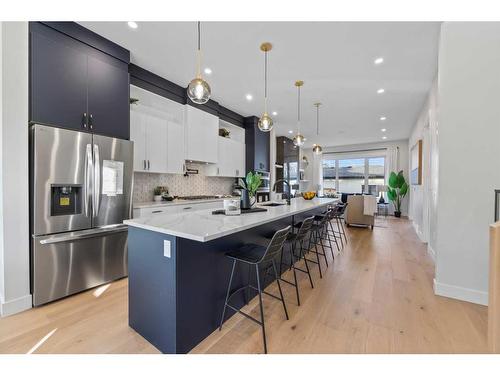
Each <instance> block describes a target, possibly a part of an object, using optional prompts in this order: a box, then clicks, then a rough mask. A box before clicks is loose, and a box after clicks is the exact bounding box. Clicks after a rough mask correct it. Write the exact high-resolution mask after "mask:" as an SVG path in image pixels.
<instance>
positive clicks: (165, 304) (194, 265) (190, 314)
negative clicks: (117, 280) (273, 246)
mask: <svg viewBox="0 0 500 375" xmlns="http://www.w3.org/2000/svg"><path fill="white" fill-rule="evenodd" d="M324 209H325V207H322V206H319V207H315V208H314V209H311V210H309V211H305V212H301V213H298V214H295V215H293V216H288V217H285V218H280V219H277V220H275V221H272V222H269V223H266V224H263V225H259V226H256V227H253V228H250V229H246V230H242V231H240V232H236V233H233V234H230V235H227V236H224V237H220V238H216V239H214V240H211V241H207V242H199V241H194V240H190V239H186V238H181V237H176V236H172V235H168V234H164V233H160V232H155V231H150V230H147V229H142V228H137V227H133V226H129V229H128V231H129V232H128V269H129V280H128V284H129V296H128V297H129V325H130V327H132V328H133V329H134V330H135V331H137V332H138V333H139V334H140V335H141V336H143V337H144V338H145V339H146V340H148V341H149V342H150V343H151V344H153V345H154V346H155V347H156V348H158V349H159V350H160V351H161V352H162V353H188V352H189V351H190V350H191V349H192V348H194V347H195V346H196V345H197V344H198V343H200V342H201V341H202V340H203V339H204V338H206V337H207V336H208V335H210V334H211V333H212V332H213V331H215V330H216V329H218V326H219V320H220V317H221V313H222V309H223V307H224V299H225V293H226V288H227V283H228V281H229V275H230V272H231V262H230V261H229V260H228V259H227V258H226V257H225V256H224V254H225V253H226V252H228V251H230V250H233V249H236V248H238V247H240V246H242V245H243V244H245V243H250V242H251V243H256V244H260V245H264V246H265V245H267V243H268V242H269V235H271V236H272V234H273V233H274V232H275V231H276V230H279V229H282V228H284V227H286V226H287V225H290V224H293V222H294V221H295V222H297V221H299V220H302V219H303V218H305V217H307V216H311V215H313V214H317V213H320V212H321V211H324ZM263 276H264V275H263ZM247 278H248V270H247V269H246V268H244V266H243V265H239V268H237V270H236V273H235V277H234V281H233V287H234V288H235V289H236V288H239V287H241V286H243V285H246V284H247V282H248V279H247ZM269 282H270V280H267V284H268V283H269ZM264 284H265V285H266V283H264ZM240 294H241V296H240V295H235V296H234V299H233V300H232V303H233V304H234V305H235V306H236V307H242V306H243V305H244V303H245V302H244V293H240ZM254 295H255V294H254ZM251 297H253V296H251ZM238 298H239V299H238ZM234 313H235V312H234V311H232V310H229V309H228V310H227V312H226V319H227V318H229V317H231V316H232V315H233V314H234Z"/></svg>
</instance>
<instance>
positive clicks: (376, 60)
mask: <svg viewBox="0 0 500 375" xmlns="http://www.w3.org/2000/svg"><path fill="white" fill-rule="evenodd" d="M373 62H374V63H375V65H380V64H382V63H383V62H384V58H383V57H377V58H376V59H375V61H373Z"/></svg>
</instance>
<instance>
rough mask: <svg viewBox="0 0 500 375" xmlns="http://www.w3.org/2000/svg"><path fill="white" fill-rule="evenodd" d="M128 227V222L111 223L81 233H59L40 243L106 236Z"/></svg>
mask: <svg viewBox="0 0 500 375" xmlns="http://www.w3.org/2000/svg"><path fill="white" fill-rule="evenodd" d="M127 228H128V225H126V224H115V225H109V226H106V227H102V228H97V229H92V230H86V231H84V233H79V234H73V235H68V234H58V235H54V236H52V237H49V238H45V239H43V240H40V244H41V245H48V244H53V243H60V242H73V241H77V240H82V239H85V238H90V237H97V236H105V235H108V234H112V233H119V232H125V231H127Z"/></svg>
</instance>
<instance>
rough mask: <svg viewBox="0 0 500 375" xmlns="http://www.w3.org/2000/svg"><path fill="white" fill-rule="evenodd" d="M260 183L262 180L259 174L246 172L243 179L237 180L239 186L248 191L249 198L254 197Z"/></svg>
mask: <svg viewBox="0 0 500 375" xmlns="http://www.w3.org/2000/svg"><path fill="white" fill-rule="evenodd" d="M261 183H262V179H261V177H260V174H258V173H252V172H248V174H247V175H246V177H245V179H242V178H240V179H239V184H240V186H241V187H242V188H243V189H245V190H247V191H248V195H249V196H250V197H253V196H255V193H256V192H257V189H258V188H259V187H260V185H261Z"/></svg>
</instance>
